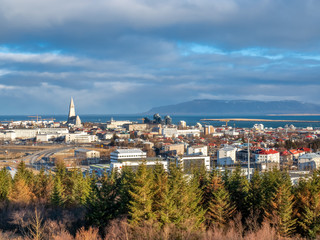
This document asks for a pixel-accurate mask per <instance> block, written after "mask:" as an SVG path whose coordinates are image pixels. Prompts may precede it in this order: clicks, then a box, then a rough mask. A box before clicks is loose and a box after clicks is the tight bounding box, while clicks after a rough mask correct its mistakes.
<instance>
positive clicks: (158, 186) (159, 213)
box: [152, 164, 170, 226]
mask: <svg viewBox="0 0 320 240" xmlns="http://www.w3.org/2000/svg"><path fill="white" fill-rule="evenodd" d="M168 190H169V188H168V175H167V173H166V172H165V171H164V169H163V166H162V165H161V164H157V165H156V166H155V168H154V170H153V187H152V192H153V199H152V200H153V203H152V211H153V212H154V214H155V218H156V219H157V221H158V222H159V224H160V226H163V225H165V224H168V223H169V222H170V221H169V213H168V207H169V201H168V200H169V199H168V194H169V193H168Z"/></svg>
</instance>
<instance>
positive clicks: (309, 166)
mask: <svg viewBox="0 0 320 240" xmlns="http://www.w3.org/2000/svg"><path fill="white" fill-rule="evenodd" d="M319 166H320V155H319V154H317V153H307V154H304V155H301V156H300V157H299V159H298V169H299V170H315V169H318V168H319Z"/></svg>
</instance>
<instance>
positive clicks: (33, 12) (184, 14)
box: [0, 0, 320, 115]
mask: <svg viewBox="0 0 320 240" xmlns="http://www.w3.org/2000/svg"><path fill="white" fill-rule="evenodd" d="M0 2H1V6H2V8H1V9H0V12H1V14H0V20H1V21H0V27H1V33H0V36H1V37H0V100H1V102H2V103H3V106H2V108H1V110H0V114H1V115H6V114H7V115H9V114H30V113H39V114H65V113H66V112H67V105H68V103H69V100H70V97H71V96H72V97H74V99H75V101H76V104H77V111H78V112H79V114H83V113H88V114H113V113H139V112H145V111H148V110H150V109H151V108H152V107H157V106H163V105H168V104H176V103H180V102H186V101H189V100H193V99H222V100H230V99H248V100H298V101H304V102H312V103H318V102H319V100H320V96H319V94H318V92H319V90H320V81H319V75H320V71H319V68H320V51H319V50H320V46H319V37H320V29H319V28H318V26H317V23H318V22H319V20H320V16H319V14H318V12H319V10H320V3H319V2H317V1H312V0H306V1H298V0H293V1H290V5H288V4H287V1H272V0H259V1H245V0H242V1H239V0H238V1H237V0H227V1H216V0H211V1H207V0H202V1H188V2H185V1H179V0H170V1H169V0H168V1H164V2H161V3H159V2H156V1H149V2H147V1H142V0H135V1H127V0H123V1H113V0H112V1H96V2H95V3H92V2H88V1H84V0H81V1H74V0H71V1H68V3H64V2H62V1H60V0H58V1H46V2H43V1H39V0H33V1H31V2H29V1H28V2H25V1H9V0H0Z"/></svg>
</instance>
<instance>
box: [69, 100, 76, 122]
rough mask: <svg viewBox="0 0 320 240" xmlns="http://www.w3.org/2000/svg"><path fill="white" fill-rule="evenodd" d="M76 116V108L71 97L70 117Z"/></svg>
mask: <svg viewBox="0 0 320 240" xmlns="http://www.w3.org/2000/svg"><path fill="white" fill-rule="evenodd" d="M75 116H76V110H75V108H74V103H73V98H72V97H71V101H70V107H69V116H68V119H70V118H73V117H75Z"/></svg>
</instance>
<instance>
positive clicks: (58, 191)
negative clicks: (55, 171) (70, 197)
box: [51, 176, 65, 207]
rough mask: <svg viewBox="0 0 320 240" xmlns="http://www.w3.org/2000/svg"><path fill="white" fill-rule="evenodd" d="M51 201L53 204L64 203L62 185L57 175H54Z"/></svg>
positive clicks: (59, 204)
mask: <svg viewBox="0 0 320 240" xmlns="http://www.w3.org/2000/svg"><path fill="white" fill-rule="evenodd" d="M51 203H52V204H53V205H54V206H57V207H62V206H63V205H64V203H65V197H64V187H63V185H62V183H61V179H60V177H59V176H55V178H54V185H53V191H52V195H51Z"/></svg>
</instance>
